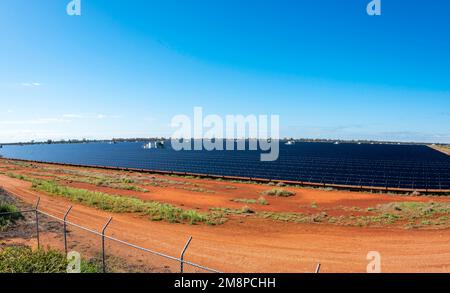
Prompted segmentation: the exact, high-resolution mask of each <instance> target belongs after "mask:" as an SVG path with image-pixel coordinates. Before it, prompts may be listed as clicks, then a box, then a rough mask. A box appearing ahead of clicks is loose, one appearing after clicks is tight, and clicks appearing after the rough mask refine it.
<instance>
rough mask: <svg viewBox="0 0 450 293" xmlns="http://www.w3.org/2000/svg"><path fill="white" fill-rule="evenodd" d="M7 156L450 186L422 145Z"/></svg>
mask: <svg viewBox="0 0 450 293" xmlns="http://www.w3.org/2000/svg"><path fill="white" fill-rule="evenodd" d="M0 154H2V155H3V156H4V157H8V158H16V159H25V160H35V161H44V162H55V163H67V164H77V165H94V166H111V167H122V168H138V169H148V170H161V171H173V172H187V173H196V174H205V175H219V176H236V177H248V178H261V179H272V180H285V181H299V182H310V183H318V184H327V185H351V186H370V187H380V188H403V189H411V190H413V189H435V190H450V157H449V156H447V155H445V154H443V153H440V152H438V151H435V150H433V149H431V148H429V147H427V146H421V145H378V144H375V145H370V144H361V145H358V144H339V145H334V144H330V143H297V144H295V145H284V144H281V145H280V155H279V159H278V160H276V161H274V162H261V161H260V152H259V151H212V152H209V151H180V152H177V151H174V150H173V149H171V148H170V146H168V147H166V148H164V149H150V150H145V149H143V148H142V143H119V144H106V143H90V144H60V145H57V144H54V145H29V146H5V147H4V148H3V149H2V150H0Z"/></svg>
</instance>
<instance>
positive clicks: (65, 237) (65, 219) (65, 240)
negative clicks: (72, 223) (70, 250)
mask: <svg viewBox="0 0 450 293" xmlns="http://www.w3.org/2000/svg"><path fill="white" fill-rule="evenodd" d="M71 210H72V206H70V207H69V209H68V210H67V212H66V213H65V214H64V251H65V252H66V255H67V223H66V221H67V216H68V215H69V213H70V211H71Z"/></svg>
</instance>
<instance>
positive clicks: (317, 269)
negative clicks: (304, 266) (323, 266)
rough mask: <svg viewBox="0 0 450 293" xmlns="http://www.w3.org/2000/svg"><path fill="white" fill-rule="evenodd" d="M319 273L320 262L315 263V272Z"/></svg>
mask: <svg viewBox="0 0 450 293" xmlns="http://www.w3.org/2000/svg"><path fill="white" fill-rule="evenodd" d="M318 273H320V262H319V263H318V264H317V267H316V274H318Z"/></svg>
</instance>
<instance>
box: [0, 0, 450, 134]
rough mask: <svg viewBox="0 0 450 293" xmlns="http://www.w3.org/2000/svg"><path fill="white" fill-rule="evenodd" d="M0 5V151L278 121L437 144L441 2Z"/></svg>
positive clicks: (449, 61)
mask: <svg viewBox="0 0 450 293" xmlns="http://www.w3.org/2000/svg"><path fill="white" fill-rule="evenodd" d="M81 1H82V16H79V17H73V16H72V17H71V16H68V15H67V14H66V5H67V3H68V2H69V0H38V1H29V0H3V1H2V3H1V4H0V11H1V12H2V17H1V18H0V102H1V107H0V142H12V141H29V140H32V139H34V140H41V139H61V138H83V137H86V138H112V137H143V136H144V137H148V136H169V135H171V134H172V133H173V131H174V129H172V128H170V127H169V124H170V120H171V118H172V117H173V116H174V115H177V114H187V115H191V114H192V110H193V107H195V106H202V107H203V108H204V112H205V114H219V115H226V114H244V115H248V114H256V115H259V114H279V115H280V119H281V135H282V136H293V137H313V138H343V139H377V140H399V141H426V142H450V56H449V52H450V37H449V36H450V17H449V11H450V2H449V1H446V0H435V1H403V0H382V16H380V17H370V16H368V15H367V14H366V5H367V3H368V2H369V0H314V1H313V0H308V1H301V0H291V1H288V0H276V1H275V0H264V1H254V0H245V1H237V0H208V1H206V0H197V1H188V0H183V1H180V0H178V1H174V0H160V1H156V0H155V1H152V0H145V1H138V0H130V1H120V0H81Z"/></svg>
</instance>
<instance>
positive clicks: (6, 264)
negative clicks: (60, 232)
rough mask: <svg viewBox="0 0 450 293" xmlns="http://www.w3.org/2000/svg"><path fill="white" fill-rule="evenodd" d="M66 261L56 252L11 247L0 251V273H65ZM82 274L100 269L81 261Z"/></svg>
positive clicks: (62, 255)
mask: <svg viewBox="0 0 450 293" xmlns="http://www.w3.org/2000/svg"><path fill="white" fill-rule="evenodd" d="M67 265H68V262H67V259H66V257H65V255H64V254H63V253H61V252H59V251H57V250H52V249H49V250H44V249H39V250H32V249H31V248H30V247H26V246H11V247H6V248H5V249H3V250H0V273H66V272H67ZM81 272H82V273H99V272H101V270H100V267H99V266H98V265H96V264H92V263H90V262H87V261H85V260H81Z"/></svg>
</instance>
